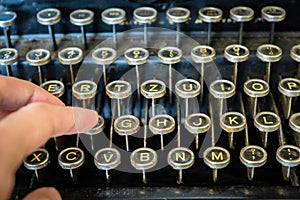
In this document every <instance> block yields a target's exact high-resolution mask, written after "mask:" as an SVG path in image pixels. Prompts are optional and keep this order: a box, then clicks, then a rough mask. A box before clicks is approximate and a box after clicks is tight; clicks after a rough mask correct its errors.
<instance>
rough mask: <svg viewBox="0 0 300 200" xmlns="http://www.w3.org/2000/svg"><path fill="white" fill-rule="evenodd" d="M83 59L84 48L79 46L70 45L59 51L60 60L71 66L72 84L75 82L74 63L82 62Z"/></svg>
mask: <svg viewBox="0 0 300 200" xmlns="http://www.w3.org/2000/svg"><path fill="white" fill-rule="evenodd" d="M82 59H83V53H82V50H81V49H79V48H77V47H68V48H65V49H63V50H61V51H60V52H58V60H59V62H60V63H61V64H63V65H69V66H70V75H71V82H72V85H73V84H74V82H75V77H74V72H73V65H76V64H78V63H80V62H81V61H82Z"/></svg>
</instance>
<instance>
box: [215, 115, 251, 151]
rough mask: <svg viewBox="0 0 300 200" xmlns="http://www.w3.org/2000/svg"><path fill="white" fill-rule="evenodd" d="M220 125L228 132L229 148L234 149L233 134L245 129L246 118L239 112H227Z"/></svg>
mask: <svg viewBox="0 0 300 200" xmlns="http://www.w3.org/2000/svg"><path fill="white" fill-rule="evenodd" d="M220 126H221V128H222V129H223V130H225V131H226V132H228V141H229V148H231V149H233V148H234V145H233V134H234V133H236V132H240V131H242V130H244V129H245V127H246V118H245V116H244V115H243V114H241V113H239V112H227V113H224V114H223V115H222V117H221V119H220Z"/></svg>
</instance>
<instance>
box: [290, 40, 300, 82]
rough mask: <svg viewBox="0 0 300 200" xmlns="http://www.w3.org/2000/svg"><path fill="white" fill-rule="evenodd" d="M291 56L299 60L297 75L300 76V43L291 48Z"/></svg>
mask: <svg viewBox="0 0 300 200" xmlns="http://www.w3.org/2000/svg"><path fill="white" fill-rule="evenodd" d="M290 56H291V58H292V59H293V60H295V61H296V62H298V72H297V77H300V45H295V46H293V47H292V48H291V50H290Z"/></svg>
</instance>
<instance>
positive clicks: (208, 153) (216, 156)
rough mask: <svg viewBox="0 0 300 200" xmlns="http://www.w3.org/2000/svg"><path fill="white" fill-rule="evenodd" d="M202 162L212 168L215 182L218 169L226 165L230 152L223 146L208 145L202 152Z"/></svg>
mask: <svg viewBox="0 0 300 200" xmlns="http://www.w3.org/2000/svg"><path fill="white" fill-rule="evenodd" d="M203 159H204V163H205V164H206V165H207V166H209V167H210V168H211V169H212V170H213V181H214V182H217V179H218V169H223V168H225V167H227V165H228V164H229V162H230V154H229V152H228V151H227V150H226V149H224V148H223V147H216V146H215V147H209V148H207V149H206V150H205V151H204V153H203Z"/></svg>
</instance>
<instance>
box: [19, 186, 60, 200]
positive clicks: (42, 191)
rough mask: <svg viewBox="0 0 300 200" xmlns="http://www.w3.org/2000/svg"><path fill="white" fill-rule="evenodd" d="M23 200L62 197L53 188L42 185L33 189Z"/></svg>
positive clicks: (49, 199)
mask: <svg viewBox="0 0 300 200" xmlns="http://www.w3.org/2000/svg"><path fill="white" fill-rule="evenodd" d="M23 200H62V198H61V196H60V194H59V192H58V191H57V190H56V189H55V188H52V187H44V188H39V189H37V190H34V191H33V192H31V193H30V194H28V195H27V196H26V197H25V198H24V199H23Z"/></svg>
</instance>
